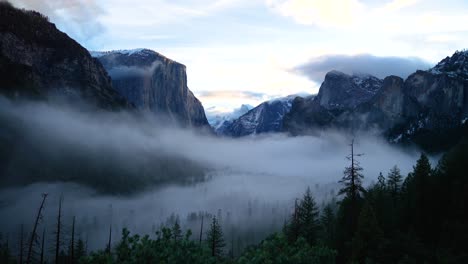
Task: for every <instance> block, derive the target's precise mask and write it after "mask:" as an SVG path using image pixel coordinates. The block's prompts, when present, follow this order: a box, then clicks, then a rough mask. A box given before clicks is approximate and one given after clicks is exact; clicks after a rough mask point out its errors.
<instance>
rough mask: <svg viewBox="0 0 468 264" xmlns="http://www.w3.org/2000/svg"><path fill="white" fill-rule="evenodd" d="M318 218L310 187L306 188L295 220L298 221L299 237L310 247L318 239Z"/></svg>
mask: <svg viewBox="0 0 468 264" xmlns="http://www.w3.org/2000/svg"><path fill="white" fill-rule="evenodd" d="M318 216H319V211H318V208H317V205H316V203H315V200H314V198H313V197H312V193H311V192H310V187H307V190H306V192H305V194H304V197H303V198H302V200H301V202H300V203H299V206H298V214H297V218H298V221H299V235H300V236H302V237H304V238H305V239H306V241H307V242H308V243H309V244H310V245H311V246H312V245H313V244H314V243H315V241H316V239H317V237H318V230H319V223H318Z"/></svg>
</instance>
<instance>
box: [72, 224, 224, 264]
mask: <svg viewBox="0 0 468 264" xmlns="http://www.w3.org/2000/svg"><path fill="white" fill-rule="evenodd" d="M190 236H191V232H190V231H188V232H187V233H186V234H185V236H183V237H177V236H175V234H174V233H173V232H172V229H169V228H161V230H159V231H158V232H156V239H151V238H150V237H149V236H148V235H145V236H143V237H140V236H139V235H133V236H131V235H130V232H129V231H128V230H127V229H124V230H123V231H122V238H121V240H120V242H119V243H118V244H117V245H116V247H115V250H113V254H108V253H106V252H105V251H98V252H95V253H92V254H91V255H90V256H87V257H84V258H81V260H80V263H123V264H137V263H171V264H172V263H195V264H196V263H200V264H201V263H215V262H216V258H213V257H212V256H211V254H210V251H209V249H208V248H207V247H204V246H200V245H199V244H198V243H195V242H194V241H193V240H191V239H190Z"/></svg>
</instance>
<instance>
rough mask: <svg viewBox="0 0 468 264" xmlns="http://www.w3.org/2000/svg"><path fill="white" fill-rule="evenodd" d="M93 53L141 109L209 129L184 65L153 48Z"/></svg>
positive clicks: (132, 101)
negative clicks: (189, 83) (192, 90)
mask: <svg viewBox="0 0 468 264" xmlns="http://www.w3.org/2000/svg"><path fill="white" fill-rule="evenodd" d="M92 54H93V56H95V57H96V58H97V59H99V61H100V62H101V63H102V64H103V65H104V67H105V68H106V70H107V71H108V72H109V75H110V76H111V78H112V85H113V87H114V88H115V89H116V90H117V91H118V92H119V93H120V94H121V95H122V96H124V97H125V98H126V99H127V100H128V101H129V102H131V103H133V104H134V105H135V106H136V107H137V108H140V109H144V110H149V111H151V112H153V113H156V114H159V115H165V116H168V117H169V118H170V119H171V120H177V121H179V122H180V123H182V124H183V125H189V126H208V121H207V119H206V116H205V111H204V109H203V106H202V104H201V103H200V101H199V100H198V99H197V98H196V97H195V96H194V95H193V93H192V92H191V91H190V90H189V89H188V87H187V74H186V69H185V66H184V65H182V64H180V63H178V62H175V61H173V60H170V59H168V58H166V57H164V56H163V55H161V54H159V53H157V52H155V51H152V50H149V49H137V50H121V51H110V52H92Z"/></svg>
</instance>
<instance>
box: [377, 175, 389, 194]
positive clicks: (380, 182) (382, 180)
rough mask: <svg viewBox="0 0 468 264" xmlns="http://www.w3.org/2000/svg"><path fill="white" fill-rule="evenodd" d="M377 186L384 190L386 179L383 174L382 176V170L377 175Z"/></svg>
mask: <svg viewBox="0 0 468 264" xmlns="http://www.w3.org/2000/svg"><path fill="white" fill-rule="evenodd" d="M377 181H378V182H377V186H378V187H379V188H380V189H381V190H385V188H386V187H387V183H386V180H385V176H383V174H382V172H380V173H379V176H378V177H377Z"/></svg>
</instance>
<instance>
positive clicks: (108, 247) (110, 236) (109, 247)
mask: <svg viewBox="0 0 468 264" xmlns="http://www.w3.org/2000/svg"><path fill="white" fill-rule="evenodd" d="M111 242H112V224H111V225H110V227H109V241H108V242H107V253H108V254H109V255H110V253H111Z"/></svg>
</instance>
